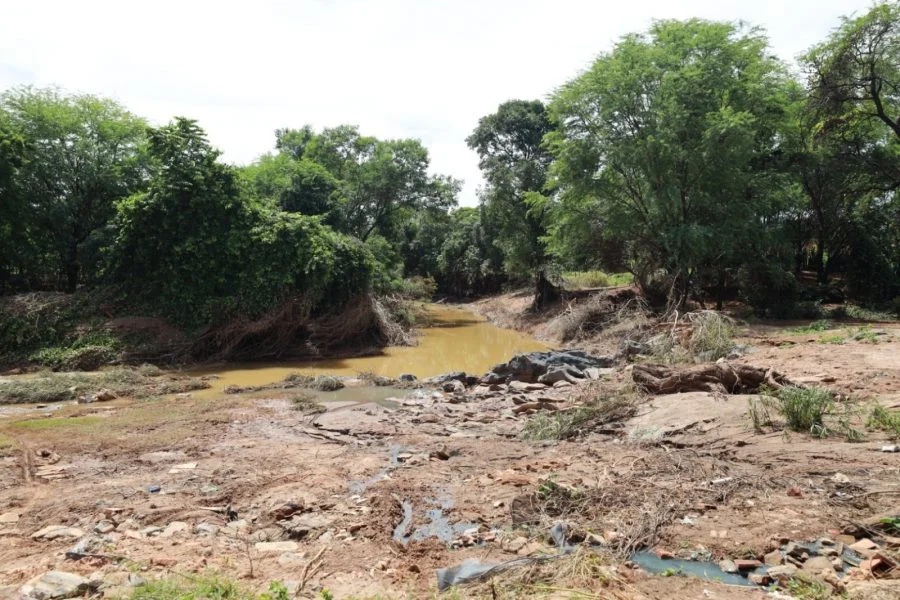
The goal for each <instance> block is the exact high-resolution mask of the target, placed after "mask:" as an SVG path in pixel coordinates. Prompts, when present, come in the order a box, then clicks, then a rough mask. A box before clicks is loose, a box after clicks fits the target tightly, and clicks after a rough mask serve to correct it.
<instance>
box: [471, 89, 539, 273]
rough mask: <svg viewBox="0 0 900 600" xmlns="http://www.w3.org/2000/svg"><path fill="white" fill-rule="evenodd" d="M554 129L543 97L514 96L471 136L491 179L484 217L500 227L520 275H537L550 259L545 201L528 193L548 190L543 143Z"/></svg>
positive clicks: (499, 240) (509, 267)
mask: <svg viewBox="0 0 900 600" xmlns="http://www.w3.org/2000/svg"><path fill="white" fill-rule="evenodd" d="M551 129H552V126H551V124H550V121H549V119H548V117H547V111H546V109H545V107H544V105H543V103H542V102H540V101H539V100H531V101H527V100H510V101H508V102H504V103H503V104H501V105H500V106H499V108H498V109H497V112H496V113H493V114H491V115H488V116H485V117H482V118H481V119H480V120H479V121H478V127H476V128H475V131H474V132H473V133H472V135H470V136H469V137H468V138H467V139H466V143H468V145H469V147H470V148H472V149H473V150H475V151H476V152H477V153H478V157H479V167H480V168H481V171H482V173H483V174H484V177H485V180H486V181H487V187H486V188H485V189H484V190H483V192H482V194H481V206H482V215H483V220H484V222H485V223H488V222H489V223H490V224H491V226H492V227H494V228H496V231H497V234H496V239H495V243H496V244H497V245H498V247H499V248H500V249H501V251H502V253H503V257H504V267H505V269H506V272H507V273H508V274H509V275H510V276H511V277H513V278H515V279H520V280H521V279H525V278H527V277H531V276H533V275H535V274H536V273H537V272H538V271H539V270H540V268H541V267H542V266H543V265H544V262H545V254H544V245H543V237H544V236H545V235H546V233H547V231H546V214H545V212H546V211H545V208H546V205H545V204H544V203H542V202H540V201H537V202H535V201H530V195H529V194H531V193H540V192H542V191H543V190H544V185H545V184H546V181H547V168H548V166H549V165H550V161H551V159H552V157H551V155H550V154H549V152H547V151H546V150H545V149H544V147H543V146H542V142H543V139H544V136H545V135H546V134H547V133H548V132H549V131H550V130H551Z"/></svg>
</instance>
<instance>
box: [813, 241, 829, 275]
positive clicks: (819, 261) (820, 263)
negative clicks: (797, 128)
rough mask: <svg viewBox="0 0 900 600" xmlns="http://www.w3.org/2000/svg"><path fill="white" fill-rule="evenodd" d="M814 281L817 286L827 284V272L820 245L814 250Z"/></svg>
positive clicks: (823, 252) (822, 248)
mask: <svg viewBox="0 0 900 600" xmlns="http://www.w3.org/2000/svg"><path fill="white" fill-rule="evenodd" d="M815 261H816V279H817V281H818V282H819V285H826V284H827V283H828V270H827V269H826V268H825V248H824V246H822V244H821V243H820V244H819V245H818V247H817V248H816V258H815Z"/></svg>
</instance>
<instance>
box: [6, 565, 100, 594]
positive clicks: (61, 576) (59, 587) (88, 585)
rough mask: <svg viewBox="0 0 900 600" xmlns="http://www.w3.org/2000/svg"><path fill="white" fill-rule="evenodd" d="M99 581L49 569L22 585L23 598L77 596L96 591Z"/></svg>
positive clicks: (20, 592) (20, 591)
mask: <svg viewBox="0 0 900 600" xmlns="http://www.w3.org/2000/svg"><path fill="white" fill-rule="evenodd" d="M98 587H99V582H94V581H91V580H89V579H86V578H85V577H82V576H81V575H75V574H74V573H66V572H65V571H48V572H46V573H44V574H43V575H39V576H37V577H35V578H34V579H32V580H30V581H29V582H28V583H26V584H25V585H23V586H22V588H21V589H20V590H19V594H20V597H21V600H55V599H56V598H77V597H79V596H86V595H87V594H89V593H91V592H93V591H96V589H97V588H98Z"/></svg>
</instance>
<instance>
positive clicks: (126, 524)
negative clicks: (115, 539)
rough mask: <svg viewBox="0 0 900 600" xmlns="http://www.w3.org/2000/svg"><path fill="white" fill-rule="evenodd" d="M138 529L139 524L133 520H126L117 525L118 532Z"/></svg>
mask: <svg viewBox="0 0 900 600" xmlns="http://www.w3.org/2000/svg"><path fill="white" fill-rule="evenodd" d="M137 528H138V522H137V521H135V520H134V519H132V518H128V519H125V520H124V521H122V522H121V523H119V524H118V525H116V531H129V530H132V529H137Z"/></svg>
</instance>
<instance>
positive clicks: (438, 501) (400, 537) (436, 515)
mask: <svg viewBox="0 0 900 600" xmlns="http://www.w3.org/2000/svg"><path fill="white" fill-rule="evenodd" d="M428 503H429V504H431V505H432V508H430V509H428V511H427V512H426V513H425V518H426V519H427V520H428V522H427V523H425V524H424V525H422V526H420V527H417V528H415V529H413V530H412V531H411V532H410V531H409V530H410V528H411V526H412V520H413V504H412V502H410V501H409V500H404V501H403V502H401V506H402V508H403V520H402V521H400V524H399V525H397V527H395V528H394V539H395V540H397V541H398V542H400V543H401V544H403V545H404V546H405V545H406V544H408V543H410V542H418V541H421V540H425V539H428V538H432V537H434V538H437V539H439V540H441V541H442V542H447V543H449V542H451V541H452V540H453V539H454V538H456V537H458V536H461V535H462V534H464V533H465V532H466V531H468V530H469V529H477V528H478V525H477V524H476V523H465V522H462V523H451V522H450V520H449V519H448V518H447V516H446V515H445V514H444V511H445V510H449V509H450V508H453V500H452V499H451V498H449V497H446V496H445V497H443V498H434V499H431V500H429V501H428Z"/></svg>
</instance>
